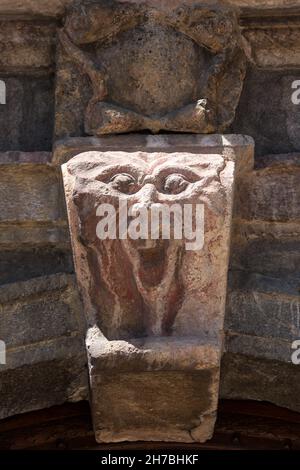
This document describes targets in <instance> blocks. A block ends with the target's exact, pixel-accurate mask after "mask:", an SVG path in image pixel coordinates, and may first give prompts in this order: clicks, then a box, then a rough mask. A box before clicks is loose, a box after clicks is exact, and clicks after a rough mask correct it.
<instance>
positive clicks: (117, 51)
mask: <svg viewBox="0 0 300 470" xmlns="http://www.w3.org/2000/svg"><path fill="white" fill-rule="evenodd" d="M162 4H163V6H164V7H162V6H160V7H159V6H153V5H152V6H151V5H150V6H149V5H147V4H146V3H139V2H133V3H132V2H130V3H126V2H125V3H124V2H123V1H119V0H114V1H113V0H100V1H99V0H98V1H95V0H94V1H93V0H89V1H84V0H82V1H79V2H75V4H74V5H73V7H72V8H71V9H70V11H69V14H68V15H67V18H66V22H65V25H64V28H63V29H62V30H61V31H60V34H59V39H60V46H61V53H62V54H63V56H64V58H65V60H61V64H60V65H59V67H60V69H61V70H60V71H59V73H58V87H57V126H56V127H57V129H56V131H57V134H58V135H59V134H68V133H69V134H70V133H71V134H72V132H74V126H75V124H74V120H76V118H74V113H75V115H76V113H79V111H78V103H76V99H77V101H78V100H81V101H84V104H82V107H83V109H81V111H80V112H82V113H83V121H84V132H85V134H87V135H95V136H100V135H103V134H110V133H125V132H131V131H138V130H143V129H147V130H150V131H152V132H153V133H156V132H159V131H160V130H165V131H176V132H195V133H212V132H219V131H222V130H224V129H225V128H226V127H227V126H228V125H229V124H230V123H231V122H232V120H233V118H234V115H235V109H236V106H237V104H238V100H239V96H240V93H241V89H242V84H243V79H244V75H245V55H244V52H243V49H242V41H241V35H240V32H239V28H238V24H237V18H236V15H235V13H234V12H233V10H230V9H228V8H226V7H224V6H211V5H206V4H201V3H200V4H197V3H196V4H195V5H187V4H183V5H182V6H178V7H176V8H174V7H173V8H172V5H171V4H170V6H169V7H168V2H162ZM72 67H73V68H72ZM74 67H75V68H74ZM71 73H72V74H73V73H75V74H76V73H77V74H78V80H79V81H80V80H81V81H82V80H83V81H82V84H81V88H79V87H78V88H76V89H75V90H71V91H70V90H66V88H65V87H67V85H66V80H67V79H68V77H69V75H70V74H71ZM83 76H86V77H88V79H89V81H88V82H84V78H83ZM86 87H87V88H91V91H90V92H87V90H85V88H86ZM64 92H65V95H68V97H66V96H63V95H64ZM72 93H73V94H74V99H73V101H72V96H71V95H72ZM78 94H80V96H78ZM79 114H80V113H79ZM68 121H69V122H68ZM75 127H76V126H75ZM79 127H80V126H79ZM82 132H83V130H82V129H81V133H82ZM77 135H79V134H78V132H77Z"/></svg>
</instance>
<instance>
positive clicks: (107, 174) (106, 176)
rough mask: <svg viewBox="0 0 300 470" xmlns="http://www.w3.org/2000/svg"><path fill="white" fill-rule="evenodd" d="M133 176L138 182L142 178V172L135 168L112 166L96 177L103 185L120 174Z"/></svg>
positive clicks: (103, 169)
mask: <svg viewBox="0 0 300 470" xmlns="http://www.w3.org/2000/svg"><path fill="white" fill-rule="evenodd" d="M124 173H126V174H127V175H130V176H132V177H133V178H135V179H136V180H138V179H139V178H140V176H141V170H139V169H138V168H136V167H135V166H133V165H132V166H129V165H111V166H106V167H104V168H102V169H101V171H100V172H99V174H98V175H97V176H96V178H95V179H96V180H97V181H102V182H103V183H108V182H109V180H110V179H111V178H112V177H113V176H116V175H118V174H124Z"/></svg>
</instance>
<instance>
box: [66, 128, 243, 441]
mask: <svg viewBox="0 0 300 470" xmlns="http://www.w3.org/2000/svg"><path fill="white" fill-rule="evenodd" d="M115 139H117V140H118V142H116V143H119V145H118V146H120V148H126V145H125V143H124V142H125V141H126V138H125V136H124V137H123V136H118V137H117V138H115ZM211 139H212V138H211ZM156 141H157V142H156V144H157V147H158V148H157V149H154V150H152V151H151V150H149V151H147V148H146V147H145V148H144V150H141V151H119V150H117V149H116V150H107V151H105V150H103V151H88V152H85V153H81V154H77V156H75V157H74V158H72V159H71V160H69V162H67V163H65V164H64V165H63V178H64V187H65V194H66V201H67V207H68V215H69V223H70V231H71V238H72V244H73V253H74V260H75V268H76V273H77V279H78V284H79V287H80V291H81V295H82V299H83V305H84V311H85V315H86V318H87V323H88V328H87V337H86V347H87V354H88V363H89V372H90V384H91V393H92V395H91V399H92V410H93V417H94V425H95V432H96V439H97V440H98V441H99V442H112V441H115V442H117V441H123V440H133V441H134V440H138V439H144V440H152V441H153V440H171V441H177V442H179V441H182V442H193V441H200V442H203V441H205V440H206V439H208V438H209V437H210V436H211V434H212V432H213V427H214V422H215V417H216V409H217V403H218V389H219V369H220V358H221V351H222V340H223V322H224V313H225V299H226V284H227V270H228V258H229V243H230V230H231V219H232V205H233V186H234V177H235V172H236V165H235V163H236V162H235V159H236V156H237V153H238V149H236V150H233V149H232V152H229V153H228V152H226V151H225V150H224V153H223V152H222V151H221V148H220V147H217V146H215V147H212V148H213V149H215V150H216V151H215V153H214V152H213V150H212V151H211V153H209V154H207V153H203V149H202V151H201V150H200V148H199V146H197V145H195V146H194V147H190V149H189V150H186V151H184V150H182V149H178V150H176V147H175V148H172V150H171V149H170V148H169V147H168V137H167V136H161V137H157V138H156ZM241 141H242V140H241V139H240V142H241ZM122 142H123V143H122ZM248 146H249V148H248ZM241 148H242V149H243V150H245V155H243V156H244V157H245V159H246V156H247V152H250V150H251V149H252V144H251V148H250V144H246V145H245V148H244V147H243V146H242V147H241ZM235 152H236V153H235ZM249 155H250V153H249ZM251 155H252V154H251ZM174 206H176V207H177V208H180V209H181V212H180V213H181V218H180V217H179V219H177V218H176V217H178V214H179V212H176V211H175V210H174ZM162 207H163V208H166V207H167V208H168V209H170V208H173V210H174V212H173V213H172V217H170V218H169V219H168V221H169V222H170V224H169V226H170V232H169V234H170V236H169V237H168V236H165V235H164V231H163V224H162V219H161V218H160V219H159V222H160V223H159V224H158V228H157V227H156V230H155V232H154V233H155V234H156V237H153V236H152V228H153V219H152V212H151V211H152V210H153V208H154V209H155V208H162ZM187 207H189V208H192V209H191V210H190V212H189V213H188V214H187V218H185V210H187V209H186V208H187ZM199 207H201V208H203V210H202V211H200V212H199V214H200V215H199V214H198V212H197V208H199ZM99 208H100V209H101V210H99ZM124 208H125V212H124V211H123V210H124ZM111 209H112V210H111ZM148 211H149V212H148ZM145 213H146V214H147V215H146V217H142V218H141V217H137V218H136V216H137V215H139V216H140V215H141V214H145ZM149 213H150V216H149V215H148V214H149ZM124 214H125V219H124ZM182 215H183V217H182ZM178 220H179V224H180V228H181V229H184V230H182V232H181V233H182V236H181V237H180V236H178V232H176V227H178V225H176V224H177V222H178ZM146 222H147V223H146ZM189 222H190V226H191V227H192V229H193V231H192V232H193V237H194V238H193V237H190V236H189V237H187V236H185V235H186V234H187V233H189V234H191V232H186V228H187V225H188V223H189ZM132 224H134V227H135V231H134V232H131V236H130V235H129V232H130V227H132ZM145 225H146V226H147V228H146V232H144V228H145ZM104 226H105V227H106V230H105V234H107V237H106V236H105V237H103V236H102V237H101V236H99V233H100V232H101V231H100V227H102V228H103V227H104ZM150 226H151V230H150ZM120 227H121V229H120ZM124 228H125V230H124ZM102 233H103V232H102ZM125 233H126V236H124V234H125ZM132 234H134V235H135V236H133V235H132ZM199 234H200V235H199ZM187 238H188V240H187ZM195 241H196V242H197V243H196V245H193V247H191V246H190V245H188V243H187V242H189V243H190V242H192V243H193V242H195ZM193 248H194V249H193ZM120 383H122V394H120V393H119V392H118V391H117V390H119V389H120ZM182 383H184V384H187V385H186V386H185V387H184V388H182V387H181V384H182ZM142 390H146V391H147V392H146V395H144V393H143V392H142ZM178 400H180V403H181V406H180V407H179V408H178V409H180V412H179V414H178V413H177V411H178V409H177V408H176V406H175V405H174V404H175V403H176V402H177V401H178ZM108 402H109V403H110V410H112V411H110V412H109V413H108V412H107V403H108ZM174 406H175V408H176V410H177V411H176V413H175V414H174ZM149 408H151V416H149ZM131 410H132V411H131Z"/></svg>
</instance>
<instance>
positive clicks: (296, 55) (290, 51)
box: [243, 25, 300, 68]
mask: <svg viewBox="0 0 300 470" xmlns="http://www.w3.org/2000/svg"><path fill="white" fill-rule="evenodd" d="M243 36H244V37H245V38H246V39H247V41H248V42H249V45H250V47H251V51H252V54H251V56H252V60H253V62H254V63H255V64H256V65H257V66H259V67H265V68H278V67H279V68H282V67H290V68H293V67H299V65H300V46H299V42H300V41H299V40H300V28H299V27H298V28H295V27H294V28H291V27H286V28H285V27H282V26H280V27H276V25H274V27H273V28H263V29H260V28H251V29H246V30H245V31H243Z"/></svg>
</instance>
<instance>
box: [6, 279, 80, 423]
mask: <svg viewBox="0 0 300 470" xmlns="http://www.w3.org/2000/svg"><path fill="white" fill-rule="evenodd" d="M0 306H1V319H0V332H1V333H0V334H1V340H2V341H4V342H5V343H6V348H7V354H6V357H7V364H6V365H1V366H0V384H1V386H0V396H1V407H0V417H1V418H5V417H7V416H11V415H13V414H16V413H23V412H26V411H30V410H33V409H39V408H43V407H49V406H53V405H55V404H60V403H63V402H65V401H68V400H71V401H76V400H80V399H84V398H86V394H87V381H86V379H87V377H86V371H85V363H86V356H85V351H84V340H83V338H84V319H83V316H82V311H81V304H80V302H79V298H78V293H77V290H76V286H75V283H74V278H73V276H67V275H64V274H59V275H54V276H48V277H41V278H37V279H32V280H30V281H27V282H20V283H14V284H7V285H2V286H1V287H0Z"/></svg>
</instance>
